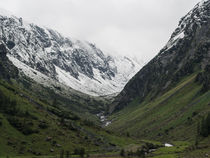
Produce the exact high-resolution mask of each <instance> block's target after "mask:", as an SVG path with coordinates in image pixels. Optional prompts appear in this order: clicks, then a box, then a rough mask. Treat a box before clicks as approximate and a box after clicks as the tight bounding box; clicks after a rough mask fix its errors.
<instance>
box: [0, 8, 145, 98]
mask: <svg viewBox="0 0 210 158" xmlns="http://www.w3.org/2000/svg"><path fill="white" fill-rule="evenodd" d="M0 37H1V40H2V41H3V43H5V44H6V45H7V48H8V49H9V54H7V56H8V58H9V59H10V60H11V61H12V62H13V64H14V65H15V66H16V67H18V68H19V70H20V71H22V72H23V73H24V74H25V75H27V76H29V77H31V78H32V79H34V80H35V81H37V82H39V83H42V84H44V85H48V86H49V85H50V84H52V82H55V81H56V82H58V83H62V84H63V85H65V86H69V87H71V88H73V89H75V90H78V91H81V92H83V93H87V94H90V95H108V94H113V93H117V92H120V91H121V90H122V89H123V87H124V85H125V84H126V83H127V82H128V81H129V79H130V78H131V77H133V75H134V74H135V73H136V72H137V71H138V70H139V69H140V67H141V66H142V65H141V64H139V63H137V62H135V61H134V60H132V59H130V58H128V57H124V56H117V55H116V56H113V55H108V54H105V53H103V52H102V51H101V50H100V49H98V48H97V47H96V46H95V45H94V44H91V43H89V42H86V41H79V40H75V39H72V38H69V37H64V36H63V35H61V34H60V33H58V32H57V31H55V30H52V29H49V28H46V27H39V26H37V25H35V24H31V23H27V22H25V21H24V20H23V19H22V18H17V17H15V16H13V15H11V14H10V13H7V12H5V11H0Z"/></svg>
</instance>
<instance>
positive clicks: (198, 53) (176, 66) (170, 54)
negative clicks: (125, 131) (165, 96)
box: [112, 0, 210, 111]
mask: <svg viewBox="0 0 210 158" xmlns="http://www.w3.org/2000/svg"><path fill="white" fill-rule="evenodd" d="M209 63H210V1H206V0H203V1H202V2H200V3H199V4H197V5H196V6H195V7H194V8H193V9H192V10H191V11H190V12H189V13H188V14H187V15H186V16H184V17H183V18H182V19H181V20H180V22H179V25H178V27H177V29H176V30H175V31H174V32H173V34H172V36H171V38H170V40H169V41H168V43H167V44H166V46H165V47H164V48H163V49H162V50H161V51H160V52H159V54H158V55H157V56H156V57H155V58H153V59H152V60H151V61H150V62H149V63H148V64H147V65H146V66H144V67H143V68H142V69H141V70H140V71H139V72H138V73H137V74H136V75H135V76H134V77H133V78H132V79H131V80H130V81H129V82H128V84H127V85H126V86H125V88H124V89H123V91H122V92H121V93H120V94H119V95H118V96H117V97H116V99H115V101H114V102H113V105H112V107H113V108H112V111H117V110H119V109H122V108H123V107H124V106H127V104H128V103H130V102H131V101H132V100H133V99H138V101H139V103H140V102H141V101H142V100H143V99H144V98H145V97H146V96H147V95H148V94H150V95H151V96H152V98H155V97H156V96H158V95H161V94H162V93H164V92H165V91H166V90H169V89H170V88H171V87H173V85H175V84H176V83H177V82H178V81H180V79H181V78H183V77H185V76H187V75H190V74H192V73H194V72H198V71H201V70H205V69H206V71H207V70H208V69H207V68H206V67H208V65H209ZM206 71H205V72H206Z"/></svg>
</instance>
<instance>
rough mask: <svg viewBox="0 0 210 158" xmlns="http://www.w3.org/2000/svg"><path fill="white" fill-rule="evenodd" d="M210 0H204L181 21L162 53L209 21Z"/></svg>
mask: <svg viewBox="0 0 210 158" xmlns="http://www.w3.org/2000/svg"><path fill="white" fill-rule="evenodd" d="M209 5H210V1H209V0H202V1H201V2H199V3H198V4H197V5H196V6H195V7H194V8H193V9H192V10H191V11H190V12H188V13H187V14H186V15H185V16H184V17H182V18H181V20H180V21H179V25H178V27H177V28H176V30H175V31H174V32H173V34H172V35H171V38H170V40H169V41H168V43H167V44H166V46H165V47H164V48H163V49H162V50H161V54H162V53H164V52H167V51H168V50H170V49H171V48H172V47H175V46H176V45H177V44H178V43H179V42H180V40H182V39H183V38H190V36H192V34H193V33H195V32H194V30H195V29H196V28H197V27H201V26H202V25H203V24H206V23H207V20H208V19H209V14H210V10H209Z"/></svg>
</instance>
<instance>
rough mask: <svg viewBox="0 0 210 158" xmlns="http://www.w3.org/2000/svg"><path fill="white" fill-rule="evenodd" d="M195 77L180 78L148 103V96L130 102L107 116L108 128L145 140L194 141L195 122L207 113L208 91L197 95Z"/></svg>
mask: <svg viewBox="0 0 210 158" xmlns="http://www.w3.org/2000/svg"><path fill="white" fill-rule="evenodd" d="M195 77H196V74H193V75H191V76H189V77H187V78H185V79H183V80H182V81H181V82H180V83H179V84H177V86H176V87H174V88H173V89H171V90H170V91H168V92H166V93H165V94H164V95H162V96H160V97H158V98H156V99H155V100H152V101H150V98H149V96H148V97H147V98H146V100H145V101H144V102H143V103H141V104H139V103H138V99H136V100H134V101H133V102H132V103H131V104H130V106H127V107H126V108H124V109H123V110H121V111H119V112H118V113H115V114H113V115H112V116H110V119H111V120H113V123H112V124H111V126H110V127H109V129H111V130H114V131H118V132H121V133H123V134H125V133H127V132H129V133H130V134H131V135H134V136H138V137H139V138H145V139H155V140H161V141H172V140H188V141H194V140H195V136H196V134H197V130H196V128H197V122H198V120H200V119H201V117H202V116H203V115H205V114H206V113H207V112H208V111H210V106H209V103H210V92H207V93H205V94H200V93H199V91H200V89H201V86H200V85H199V84H197V83H195V82H194V80H195Z"/></svg>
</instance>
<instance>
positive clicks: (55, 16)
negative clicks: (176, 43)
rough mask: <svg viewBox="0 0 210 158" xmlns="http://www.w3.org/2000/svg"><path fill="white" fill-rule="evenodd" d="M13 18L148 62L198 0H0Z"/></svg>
mask: <svg viewBox="0 0 210 158" xmlns="http://www.w3.org/2000/svg"><path fill="white" fill-rule="evenodd" d="M0 1H1V6H0V7H2V8H4V9H7V10H9V11H11V12H13V13H14V14H16V15H17V16H21V17H23V18H24V19H26V20H28V21H30V22H34V23H37V24H41V25H45V26H47V27H51V28H53V29H56V30H57V31H59V32H61V33H63V34H64V35H66V36H70V37H74V38H78V39H83V40H88V41H90V42H93V43H96V45H98V46H99V47H100V48H102V50H107V51H109V52H118V53H119V54H120V53H121V54H129V55H135V56H137V57H139V58H144V59H145V60H149V59H151V58H152V57H154V56H155V55H156V54H157V53H158V51H159V50H160V49H161V48H162V47H163V46H164V44H165V43H166V42H167V41H168V39H169V37H170V35H171V33H172V32H173V30H174V29H175V28H176V26H177V25H178V21H179V19H180V18H181V17H182V16H184V15H185V14H186V13H187V12H188V11H189V10H190V9H192V8H193V6H194V5H195V4H196V3H198V2H199V0H0Z"/></svg>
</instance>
